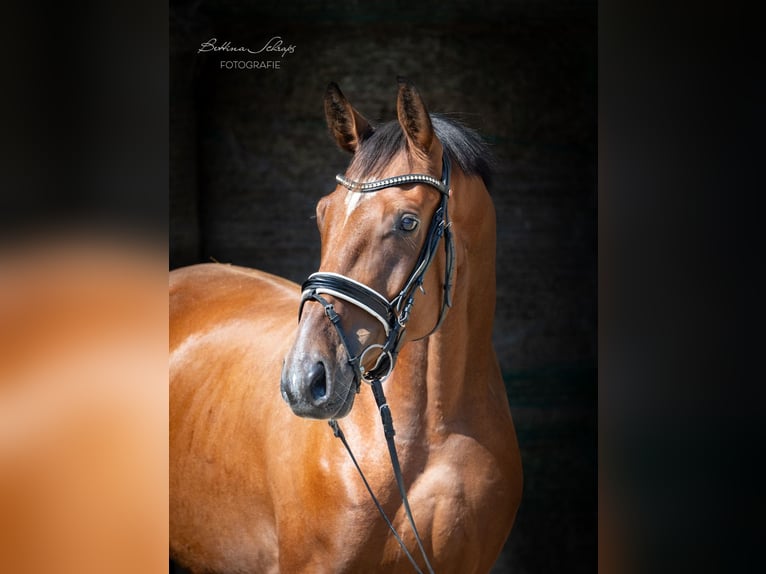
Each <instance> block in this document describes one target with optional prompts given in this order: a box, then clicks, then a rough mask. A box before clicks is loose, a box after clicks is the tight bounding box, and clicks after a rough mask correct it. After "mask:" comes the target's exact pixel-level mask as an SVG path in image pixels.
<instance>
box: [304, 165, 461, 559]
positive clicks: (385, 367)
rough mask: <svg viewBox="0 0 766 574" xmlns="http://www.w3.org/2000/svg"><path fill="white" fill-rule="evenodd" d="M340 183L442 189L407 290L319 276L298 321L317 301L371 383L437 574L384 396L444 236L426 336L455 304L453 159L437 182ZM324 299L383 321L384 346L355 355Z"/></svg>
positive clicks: (398, 475)
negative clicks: (389, 291)
mask: <svg viewBox="0 0 766 574" xmlns="http://www.w3.org/2000/svg"><path fill="white" fill-rule="evenodd" d="M335 179H336V180H337V181H338V183H340V184H341V185H342V186H343V187H346V188H347V189H349V190H351V191H356V192H361V193H369V192H374V191H378V190H380V189H385V188H387V187H398V186H402V185H409V184H412V183H425V184H427V185H430V186H431V187H433V188H435V189H437V190H438V191H439V193H441V201H440V203H439V207H438V208H437V209H436V211H435V212H434V215H433V217H432V218H431V224H430V226H429V228H428V234H427V235H426V239H425V242H424V243H423V247H422V248H421V250H420V255H419V256H418V260H417V262H416V263H415V266H414V267H413V269H412V272H411V273H410V275H409V277H408V279H407V280H406V281H405V282H404V286H403V287H402V290H401V291H399V294H398V295H397V296H396V297H394V298H393V299H392V300H390V301H389V300H388V299H386V297H384V296H383V295H381V294H380V293H378V292H377V291H376V290H375V289H372V288H371V287H368V286H367V285H365V284H364V283H360V282H359V281H356V280H354V279H352V278H350V277H346V276H345V275H341V274H339V273H314V274H312V275H310V276H309V278H308V279H307V280H306V281H305V282H304V283H303V287H302V294H301V303H300V309H299V311H298V320H299V321H300V317H301V315H302V313H303V306H304V305H305V304H306V301H309V300H313V301H316V302H318V303H319V304H320V305H322V306H323V307H324V310H325V315H326V316H327V318H328V319H329V320H330V321H331V322H332V324H333V326H334V327H335V330H336V331H337V333H338V337H339V338H340V340H341V343H342V344H343V346H344V347H345V349H346V354H347V355H348V362H349V364H350V365H351V366H352V368H353V369H354V379H355V381H356V392H359V387H360V384H361V381H364V382H366V383H369V384H370V386H371V387H372V392H373V395H374V396H375V402H376V403H377V405H378V411H379V413H380V417H381V421H382V423H383V431H384V434H385V437H386V444H387V446H388V452H389V455H390V457H391V465H392V468H393V471H394V477H395V479H396V484H397V487H398V488H399V493H400V494H401V497H402V503H403V505H404V509H405V513H406V515H407V519H408V520H409V523H410V526H411V527H412V531H413V534H414V535H415V540H416V542H417V544H418V547H419V549H420V553H421V555H422V557H423V560H424V562H425V565H426V569H427V570H428V572H429V574H433V568H432V566H431V562H430V561H429V559H428V554H427V552H426V550H425V547H424V545H423V541H422V539H421V537H420V533H419V532H418V529H417V527H416V525H415V519H414V517H413V516H412V511H411V509H410V504H409V501H408V500H407V491H406V488H405V485H404V478H403V476H402V470H401V466H400V464H399V457H398V455H397V452H396V445H395V443H394V435H395V434H396V432H395V431H394V423H393V417H392V416H391V409H390V408H389V405H388V403H387V402H386V397H385V394H384V392H383V386H382V382H383V381H384V380H385V379H387V378H388V376H389V375H390V374H391V371H393V369H394V366H395V365H396V358H397V356H398V354H399V350H400V349H401V346H402V343H403V340H404V337H403V335H404V331H405V329H406V328H407V322H408V321H409V319H410V314H411V312H412V306H413V305H414V303H415V292H416V291H417V290H418V289H420V290H421V292H423V293H425V291H424V289H423V281H424V279H425V275H426V272H427V271H428V269H429V267H430V266H431V263H432V262H433V260H434V256H435V255H436V251H437V248H438V246H439V242H440V241H441V239H442V237H444V249H445V254H446V263H445V269H444V293H443V295H442V307H441V311H440V313H439V319H438V320H437V322H436V325H435V326H434V328H433V329H431V331H430V332H429V333H428V334H427V335H425V336H426V337H428V336H429V335H431V333H433V332H434V331H436V330H437V329H438V328H439V327H440V326H441V324H442V322H443V321H444V317H445V315H446V314H447V309H448V308H449V307H451V306H452V276H453V273H454V268H455V247H454V239H453V237H452V230H451V229H450V221H449V215H448V212H447V201H448V200H449V196H450V161H449V158H448V157H447V153H446V151H445V152H444V153H443V156H442V178H441V179H440V180H439V179H436V178H435V177H433V176H430V175H426V174H421V173H410V174H407V175H399V176H395V177H387V178H385V179H380V180H377V181H369V182H358V181H352V180H350V179H348V178H347V177H345V176H343V175H340V174H339V175H337V176H335ZM323 295H329V296H331V297H334V298H336V299H342V300H343V301H346V302H347V303H351V304H352V305H355V306H356V307H358V308H360V309H362V310H363V311H365V312H366V313H368V314H370V315H372V316H373V317H374V318H375V319H377V320H378V321H380V323H381V324H382V325H383V328H384V330H385V332H386V340H385V342H384V343H383V344H382V345H381V344H380V343H373V344H370V345H367V346H366V347H365V348H364V349H362V350H361V352H360V353H359V354H358V355H354V354H353V351H352V350H351V349H352V348H351V346H350V345H349V340H348V338H347V336H346V333H345V332H344V330H343V326H342V325H341V317H340V315H338V313H337V312H336V311H335V308H334V306H333V304H332V303H330V302H329V301H328V300H327V299H325V298H324V297H323ZM375 349H380V355H379V357H378V359H377V361H376V362H375V365H374V366H373V367H372V368H370V369H369V370H365V368H364V358H365V355H366V354H367V353H369V352H371V351H373V350H375ZM329 424H330V427H332V430H333V433H334V434H335V436H336V437H338V438H339V439H340V440H341V441H342V442H343V446H344V447H345V448H346V450H347V451H348V454H349V456H350V457H351V460H352V461H353V463H354V465H355V466H356V469H357V471H358V472H359V475H360V476H361V478H362V481H363V482H364V485H365V487H366V488H367V491H368V492H369V494H370V496H371V497H372V500H373V502H374V503H375V506H376V507H377V509H378V512H380V514H381V516H382V517H383V519H384V520H385V521H386V524H387V525H388V527H389V529H390V530H391V532H392V533H393V535H394V537H395V538H396V540H397V542H398V543H399V546H401V548H402V551H403V552H404V554H405V555H406V556H407V559H408V560H409V561H410V563H411V564H412V566H413V568H414V569H415V571H416V572H418V573H421V574H422V570H421V569H420V567H419V566H418V564H417V562H416V561H415V558H414V557H413V556H412V554H411V553H410V552H409V550H408V549H407V546H406V545H405V544H404V541H403V540H402V538H401V537H400V536H399V533H398V532H397V531H396V528H394V525H393V523H392V522H391V520H390V519H389V518H388V516H387V515H386V513H385V511H384V510H383V507H382V506H381V504H380V502H379V501H378V499H377V497H376V496H375V493H374V492H373V491H372V488H371V487H370V485H369V483H368V482H367V479H366V478H365V476H364V473H363V472H362V469H361V467H360V466H359V463H358V462H357V460H356V457H355V456H354V453H353V452H352V451H351V447H350V446H349V444H348V441H347V440H346V437H345V435H344V434H343V431H342V430H341V428H340V425H339V424H338V421H336V420H334V419H331V420H330V421H329Z"/></svg>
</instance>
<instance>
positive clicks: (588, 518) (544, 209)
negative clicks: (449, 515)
mask: <svg viewBox="0 0 766 574" xmlns="http://www.w3.org/2000/svg"><path fill="white" fill-rule="evenodd" d="M170 24H171V30H170V32H171V36H170V40H171V56H170V57H171V60H170V70H171V94H170V122H171V125H170V134H171V146H170V154H171V155H170V188H171V194H170V210H171V218H170V264H171V267H178V266H182V265H188V264H192V263H195V262H199V261H209V260H211V259H215V260H217V261H221V262H231V263H234V264H238V265H245V266H250V267H257V268H259V269H263V270H266V271H270V272H272V273H276V274H279V275H282V276H285V277H288V278H290V279H292V280H294V281H298V282H299V281H302V280H303V279H304V278H305V277H306V276H307V275H308V274H309V273H311V272H312V271H314V270H315V269H316V267H317V265H318V261H319V242H318V233H317V231H316V227H315V223H314V220H313V215H314V206H315V204H316V201H317V200H318V199H319V198H320V197H321V196H322V195H324V194H325V193H327V192H328V191H330V190H331V189H332V188H333V187H334V175H335V173H337V172H339V171H342V170H343V168H344V167H345V165H346V163H347V161H348V157H347V156H346V155H345V154H343V153H342V152H341V151H339V150H338V149H337V148H335V146H334V143H333V142H332V141H331V139H330V138H329V135H328V134H327V130H326V127H325V123H324V116H323V109H322V97H323V94H324V90H325V87H326V85H327V83H328V82H329V81H336V82H338V83H339V84H340V86H341V88H342V89H343V91H344V93H345V94H346V96H347V97H348V98H349V99H350V100H351V101H352V103H353V104H354V105H355V106H356V107H357V108H358V109H359V110H360V111H361V112H362V113H363V114H364V115H365V116H366V117H367V118H368V119H370V120H373V121H376V120H377V121H380V120H384V121H385V120H389V119H393V118H395V107H394V106H395V96H396V76H397V75H404V76H407V77H408V78H409V79H411V80H412V81H413V82H414V83H415V84H416V85H417V87H418V89H419V91H420V92H421V94H422V95H423V97H424V99H425V101H426V103H427V105H428V107H429V109H430V111H432V112H441V113H446V114H450V115H452V116H453V117H456V118H458V119H461V120H462V121H463V122H464V123H466V124H468V125H469V126H471V127H474V128H475V129H477V130H479V132H480V133H481V134H482V135H483V136H484V137H485V138H486V140H487V141H488V142H489V143H490V144H491V146H492V149H493V151H494V154H495V157H496V159H497V168H496V172H495V182H494V185H493V187H492V189H491V193H492V196H493V199H494V202H495V206H496V209H497V217H498V255H497V283H498V297H497V313H496V323H495V331H494V341H495V346H496V349H497V351H498V355H499V358H500V363H501V367H502V370H503V373H504V377H505V380H506V386H507V390H508V395H509V399H510V402H511V407H512V411H513V415H514V420H515V422H516V425H517V430H518V434H519V441H520V444H521V448H522V456H523V462H524V469H525V489H524V498H523V502H522V506H521V508H520V510H519V515H518V518H517V522H516V526H515V527H514V531H513V532H512V534H511V537H510V538H509V540H508V543H507V544H506V548H505V550H504V552H503V555H502V556H501V558H500V560H499V561H498V564H497V566H496V568H495V572H498V573H499V572H519V573H525V572H535V573H536V572H591V571H594V570H595V565H596V510H597V507H596V484H597V482H596V459H597V455H596V449H597V441H596V396H597V392H596V385H597V383H596V84H597V78H596V3H595V1H583V2H561V1H559V2H554V1H549V0H545V1H531V0H528V1H511V2H435V1H433V0H428V1H426V2H419V3H415V2H393V3H381V2H365V3H362V2H337V1H335V2H308V1H305V0H304V1H296V2H273V1H263V2H257V3H250V2H245V1H242V0H228V1H218V2H204V1H197V2H190V3H185V2H174V3H172V4H171V23H170ZM273 36H281V37H282V38H283V41H284V44H285V45H288V44H292V45H294V46H295V49H294V52H293V53H292V54H286V55H285V56H284V57H283V58H279V57H278V56H276V57H268V58H267V59H278V60H279V61H280V69H277V70H275V69H253V70H246V69H245V70H237V69H234V70H227V69H220V67H219V65H220V64H219V63H220V61H221V60H229V59H231V60H239V59H243V58H242V57H241V56H238V55H236V54H233V53H220V52H219V53H215V54H214V53H202V54H198V53H197V49H198V48H199V47H200V44H201V43H202V42H204V41H206V40H209V39H210V38H213V37H215V38H217V39H218V41H219V44H220V43H222V42H224V41H226V40H228V41H230V42H231V44H232V45H233V46H247V47H250V48H251V49H258V48H259V47H261V46H262V45H263V44H265V43H266V41H267V40H268V39H269V38H271V37H273ZM250 57H251V58H256V59H261V57H260V56H250Z"/></svg>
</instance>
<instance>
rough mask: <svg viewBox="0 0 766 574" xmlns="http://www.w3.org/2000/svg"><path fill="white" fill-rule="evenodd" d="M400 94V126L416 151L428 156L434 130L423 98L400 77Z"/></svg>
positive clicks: (397, 109)
mask: <svg viewBox="0 0 766 574" xmlns="http://www.w3.org/2000/svg"><path fill="white" fill-rule="evenodd" d="M397 81H398V82H399V93H398V95H397V98H396V114H397V116H398V118H399V124H400V125H401V126H402V129H403V130H404V133H405V134H406V135H407V139H408V140H409V142H410V144H411V145H412V146H414V147H415V149H416V150H418V151H420V152H422V153H424V154H426V155H427V154H428V153H429V152H430V151H431V144H432V143H433V140H434V128H433V126H432V125H431V118H430V116H429V115H428V110H427V109H426V105H425V104H424V103H423V98H421V97H420V94H419V93H418V91H417V90H416V89H415V86H414V85H412V84H411V83H410V82H409V81H408V80H407V79H406V78H403V77H401V76H399V77H398V78H397Z"/></svg>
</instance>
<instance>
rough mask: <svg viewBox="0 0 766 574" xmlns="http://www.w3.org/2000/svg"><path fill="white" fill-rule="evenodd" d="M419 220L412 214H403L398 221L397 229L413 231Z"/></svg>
mask: <svg viewBox="0 0 766 574" xmlns="http://www.w3.org/2000/svg"><path fill="white" fill-rule="evenodd" d="M418 223H419V221H418V220H417V218H416V217H415V216H414V215H405V216H404V217H402V219H401V220H400V221H399V229H401V230H402V231H415V229H416V228H417V226H418Z"/></svg>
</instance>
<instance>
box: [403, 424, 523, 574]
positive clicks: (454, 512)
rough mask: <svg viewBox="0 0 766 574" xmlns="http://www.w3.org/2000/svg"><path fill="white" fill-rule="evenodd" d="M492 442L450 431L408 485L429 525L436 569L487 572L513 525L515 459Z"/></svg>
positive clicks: (517, 493)
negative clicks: (437, 561) (423, 468)
mask: <svg viewBox="0 0 766 574" xmlns="http://www.w3.org/2000/svg"><path fill="white" fill-rule="evenodd" d="M491 442H492V441H484V440H482V439H481V438H477V437H474V436H470V435H466V434H463V433H453V434H451V435H449V436H448V438H447V439H446V440H445V441H444V442H443V443H442V444H441V445H440V446H439V447H438V448H436V449H434V451H433V452H432V453H431V455H430V457H429V463H428V465H427V467H426V469H425V471H424V472H423V474H422V475H421V476H420V477H419V478H418V480H417V481H416V482H415V484H414V485H413V489H412V497H411V500H410V502H411V505H412V507H413V509H415V508H417V512H418V513H419V514H420V515H421V516H422V517H423V518H422V519H423V521H424V522H430V524H431V536H432V544H433V549H434V556H436V557H438V560H439V563H440V564H441V568H439V567H437V566H436V565H434V566H435V567H436V568H437V570H444V569H447V570H451V569H453V568H455V567H457V570H455V571H460V572H488V571H489V570H490V568H491V566H492V564H493V563H494V561H495V559H496V558H497V556H498V555H499V553H500V551H501V549H502V546H503V544H504V542H505V539H506V538H507V536H508V534H509V532H510V529H511V527H512V525H513V521H514V519H515V516H516V510H517V508H518V505H519V502H520V498H521V467H520V461H519V460H518V457H517V456H514V453H513V452H511V453H510V455H508V454H506V453H505V452H504V451H499V450H496V449H493V448H492V446H491ZM505 450H507V449H505ZM416 520H421V519H420V518H416Z"/></svg>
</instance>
